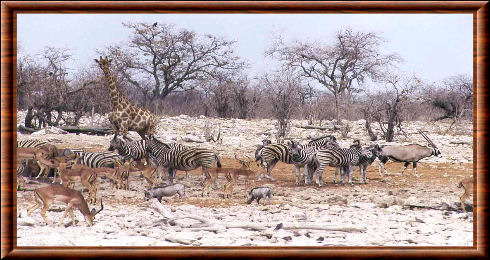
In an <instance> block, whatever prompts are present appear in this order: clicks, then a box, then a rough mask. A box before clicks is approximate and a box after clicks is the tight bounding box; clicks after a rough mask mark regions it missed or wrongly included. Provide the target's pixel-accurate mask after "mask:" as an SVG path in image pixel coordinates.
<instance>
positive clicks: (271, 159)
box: [255, 136, 337, 185]
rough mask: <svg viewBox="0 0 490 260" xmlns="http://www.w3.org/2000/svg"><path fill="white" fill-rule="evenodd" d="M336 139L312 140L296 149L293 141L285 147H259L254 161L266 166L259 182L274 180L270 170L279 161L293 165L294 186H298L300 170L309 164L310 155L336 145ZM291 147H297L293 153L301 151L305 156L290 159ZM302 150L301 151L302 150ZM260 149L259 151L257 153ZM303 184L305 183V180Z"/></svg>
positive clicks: (328, 137) (325, 137) (282, 145)
mask: <svg viewBox="0 0 490 260" xmlns="http://www.w3.org/2000/svg"><path fill="white" fill-rule="evenodd" d="M336 144H337V142H336V139H335V137H333V136H324V137H321V138H317V139H314V140H312V141H310V142H309V143H308V144H307V145H305V146H303V147H298V145H297V144H295V143H294V141H291V143H290V144H289V145H288V146H286V145H284V144H269V145H266V146H263V147H259V148H258V149H257V151H256V156H255V161H259V160H260V161H261V164H262V163H264V162H265V164H266V165H267V176H266V175H264V174H261V175H259V179H258V180H259V181H260V180H262V177H266V178H268V179H270V180H274V178H273V177H272V174H271V173H272V169H273V168H274V166H275V165H276V164H277V162H279V161H281V162H284V163H287V164H294V165H295V167H296V184H297V185H299V176H300V168H301V167H304V166H305V165H306V164H307V163H309V161H311V160H309V158H311V156H312V154H314V153H315V152H316V150H317V149H319V148H322V147H331V146H334V145H336ZM293 147H297V148H298V149H297V150H295V151H298V152H299V151H301V153H305V152H306V151H308V153H307V154H301V155H297V157H296V158H294V159H293V158H292V157H291V151H290V149H291V148H293ZM302 148H303V149H302ZM259 149H260V151H259ZM305 183H307V181H306V179H305Z"/></svg>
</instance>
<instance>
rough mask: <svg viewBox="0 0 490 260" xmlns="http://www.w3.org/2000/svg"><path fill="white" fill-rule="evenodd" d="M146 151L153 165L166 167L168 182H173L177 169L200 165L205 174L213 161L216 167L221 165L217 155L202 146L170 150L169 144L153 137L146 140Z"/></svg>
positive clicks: (190, 168)
mask: <svg viewBox="0 0 490 260" xmlns="http://www.w3.org/2000/svg"><path fill="white" fill-rule="evenodd" d="M146 151H147V153H148V157H149V158H150V160H151V161H153V163H154V164H155V165H158V166H163V167H165V168H167V172H168V175H169V181H170V183H173V179H174V177H175V173H176V171H177V170H181V171H190V170H194V169H196V168H198V167H202V173H203V176H205V174H206V169H207V168H211V167H213V164H214V162H216V163H217V166H218V168H220V167H221V162H220V158H219V156H218V155H217V154H216V153H214V152H213V151H211V150H208V149H203V148H189V149H186V150H182V151H178V150H172V149H171V148H170V145H168V144H166V143H163V142H161V141H159V140H158V139H156V138H155V137H150V138H149V139H148V140H147V147H146Z"/></svg>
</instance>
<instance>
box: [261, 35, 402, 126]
mask: <svg viewBox="0 0 490 260" xmlns="http://www.w3.org/2000/svg"><path fill="white" fill-rule="evenodd" d="M383 41H384V40H383V39H382V38H381V37H380V36H379V35H378V34H376V33H373V32H369V33H364V32H355V31H353V30H351V29H345V30H341V31H339V32H337V34H336V35H335V42H334V43H333V44H331V45H328V44H324V43H319V42H311V43H308V42H300V41H295V42H293V43H290V44H286V43H284V42H283V41H282V39H281V38H280V37H278V38H277V39H276V40H275V41H274V43H273V44H272V46H271V48H269V49H268V50H267V51H266V55H269V56H271V57H275V58H277V59H278V60H279V61H280V62H281V63H282V64H283V66H284V67H287V68H289V69H292V70H294V71H296V72H298V73H299V75H300V76H302V77H304V78H306V79H308V80H311V81H313V82H315V83H317V84H319V85H321V86H323V87H325V88H326V89H327V90H328V91H329V92H331V93H332V94H333V95H334V97H335V117H336V119H337V120H338V119H339V99H340V98H341V96H342V95H343V94H346V97H347V98H348V99H350V98H351V95H352V93H353V92H355V91H357V88H362V87H363V83H364V82H365V81H366V80H367V79H377V78H378V77H379V76H380V75H381V74H382V71H384V70H385V69H386V68H387V67H388V66H390V65H393V64H394V63H395V62H398V61H400V60H401V59H400V58H399V56H398V55H397V54H387V55H384V54H382V53H381V50H380V47H381V44H382V43H383Z"/></svg>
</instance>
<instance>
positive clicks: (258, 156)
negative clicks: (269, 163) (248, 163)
mask: <svg viewBox="0 0 490 260" xmlns="http://www.w3.org/2000/svg"><path fill="white" fill-rule="evenodd" d="M269 144H272V141H271V140H269V139H264V140H262V144H261V145H260V144H259V145H257V149H256V150H255V161H256V162H258V161H260V163H257V166H260V167H264V161H263V160H262V156H261V152H262V148H264V147H265V146H266V145H269ZM264 168H265V167H264Z"/></svg>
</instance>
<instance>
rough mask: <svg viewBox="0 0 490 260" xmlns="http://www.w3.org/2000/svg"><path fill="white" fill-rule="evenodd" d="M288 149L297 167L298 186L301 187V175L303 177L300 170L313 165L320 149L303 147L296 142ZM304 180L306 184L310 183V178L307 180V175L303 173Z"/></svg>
mask: <svg viewBox="0 0 490 260" xmlns="http://www.w3.org/2000/svg"><path fill="white" fill-rule="evenodd" d="M288 149H289V153H290V154H291V158H292V160H293V163H294V165H295V167H296V185H299V184H300V175H301V173H300V168H301V167H304V166H306V165H311V163H312V161H313V159H314V156H315V155H316V152H317V150H318V149H319V148H318V147H316V146H312V145H309V144H307V145H305V146H301V145H299V144H297V143H295V142H291V143H290V145H289V147H288ZM305 170H306V169H305ZM303 179H304V182H305V184H309V183H310V178H307V174H306V173H303Z"/></svg>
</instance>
